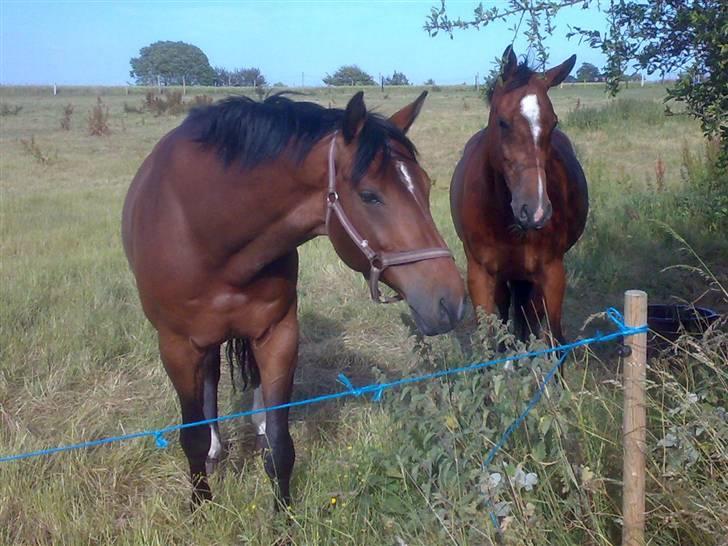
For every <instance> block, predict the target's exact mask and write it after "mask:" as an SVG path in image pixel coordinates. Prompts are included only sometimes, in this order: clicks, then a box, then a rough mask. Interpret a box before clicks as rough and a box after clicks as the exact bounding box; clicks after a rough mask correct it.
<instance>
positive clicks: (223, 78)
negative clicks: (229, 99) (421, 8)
mask: <svg viewBox="0 0 728 546" xmlns="http://www.w3.org/2000/svg"><path fill="white" fill-rule="evenodd" d="M130 64H131V67H132V69H131V72H130V73H131V76H132V77H133V78H135V81H136V84H137V85H160V86H169V85H210V86H215V87H255V88H262V87H267V86H269V83H268V81H267V80H266V78H265V76H264V75H263V73H262V71H261V70H260V69H259V68H257V67H250V68H234V69H227V68H224V67H220V66H215V67H213V66H211V65H210V61H209V59H208V57H207V55H205V53H204V52H203V51H202V50H201V49H200V48H199V47H197V46H195V45H192V44H187V43H185V42H171V41H159V42H154V43H153V44H150V45H148V46H146V47H143V48H142V49H141V50H140V51H139V56H138V57H134V58H132V59H131V61H130ZM493 76H495V77H497V74H495V73H492V74H491V75H490V76H488V77H486V84H487V82H488V78H491V77H493ZM627 78H629V79H631V80H639V79H640V75H639V74H634V75H632V76H628V77H627ZM605 79H606V75H605V74H604V73H602V72H601V71H600V70H599V68H597V67H596V66H595V65H593V64H591V63H583V64H582V65H581V67H580V68H579V69H578V70H577V71H576V75H575V76H572V75H569V76H568V77H567V79H566V80H565V81H566V83H574V82H604V81H605ZM322 82H323V83H324V84H325V85H328V86H334V87H336V86H346V85H349V86H362V85H378V84H380V83H381V84H382V85H388V86H391V85H411V83H410V81H409V79H408V78H407V76H406V75H405V74H404V73H403V72H399V71H397V70H395V71H394V72H393V74H392V75H391V76H386V77H384V78H382V80H381V81H380V82H377V81H375V80H374V78H373V77H372V76H371V75H370V74H369V73H367V72H366V71H364V70H362V69H361V68H359V66H357V65H356V64H351V65H343V66H341V67H339V68H338V69H337V70H336V71H335V72H334V73H333V74H326V76H325V77H324V78H322ZM434 84H435V82H434V80H432V79H429V80H427V81H426V82H425V85H434ZM273 86H274V87H285V85H284V84H282V83H275V84H273Z"/></svg>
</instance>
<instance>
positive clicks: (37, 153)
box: [20, 135, 58, 165]
mask: <svg viewBox="0 0 728 546" xmlns="http://www.w3.org/2000/svg"><path fill="white" fill-rule="evenodd" d="M20 144H21V146H23V149H24V150H25V151H26V152H27V153H28V154H30V155H31V156H32V157H33V158H34V159H35V160H36V161H37V162H38V163H40V164H41V165H48V164H49V163H51V162H52V161H53V160H54V159H57V158H58V152H57V151H56V153H55V156H54V155H51V152H49V151H47V150H44V149H43V148H42V147H41V146H40V145H39V144H38V143H37V142H36V140H35V135H30V138H21V139H20Z"/></svg>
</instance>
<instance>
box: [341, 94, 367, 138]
mask: <svg viewBox="0 0 728 546" xmlns="http://www.w3.org/2000/svg"><path fill="white" fill-rule="evenodd" d="M366 116H367V107H366V105H365V104H364V91H359V92H358V93H357V94H356V95H354V96H353V97H351V100H350V101H349V104H347V105H346V110H345V111H344V122H343V123H342V125H341V133H342V134H343V135H344V141H346V143H347V144H348V143H349V142H351V141H352V140H354V138H355V137H356V135H358V134H359V131H361V128H362V127H363V126H364V119H365V118H366Z"/></svg>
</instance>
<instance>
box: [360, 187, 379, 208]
mask: <svg viewBox="0 0 728 546" xmlns="http://www.w3.org/2000/svg"><path fill="white" fill-rule="evenodd" d="M359 197H361V200H362V201H364V203H366V204H367V205H381V204H382V200H381V199H380V198H379V196H378V195H377V194H376V193H374V192H373V191H369V190H364V191H362V192H359Z"/></svg>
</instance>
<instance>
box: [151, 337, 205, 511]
mask: <svg viewBox="0 0 728 546" xmlns="http://www.w3.org/2000/svg"><path fill="white" fill-rule="evenodd" d="M211 350H212V349H211ZM216 350H217V351H219V347H218V348H216ZM159 352H160V354H161V357H162V362H163V363H164V367H165V369H166V370H167V375H169V378H170V379H171V381H172V384H173V385H174V388H175V390H176V391H177V396H178V397H179V402H180V407H181V409H182V422H183V423H192V422H195V421H202V420H203V419H204V418H205V414H204V409H203V400H204V367H203V362H204V361H205V359H206V358H207V357H208V354H209V352H210V351H201V350H199V349H198V348H196V347H195V346H194V345H193V344H192V343H191V342H190V340H189V339H188V338H185V337H180V336H176V335H171V334H169V335H168V334H165V335H163V334H161V333H160V335H159ZM179 439H180V444H181V445H182V449H183V450H184V452H185V455H186V456H187V460H188V462H189V464H190V478H191V480H192V487H193V491H192V504H193V507H194V506H195V505H197V504H199V503H200V502H201V501H204V500H209V499H211V498H212V493H211V492H210V486H209V484H208V483H207V472H206V469H205V459H206V458H207V455H208V452H209V449H210V427H208V426H207V425H201V426H196V427H191V428H184V429H182V430H180V433H179Z"/></svg>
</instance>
